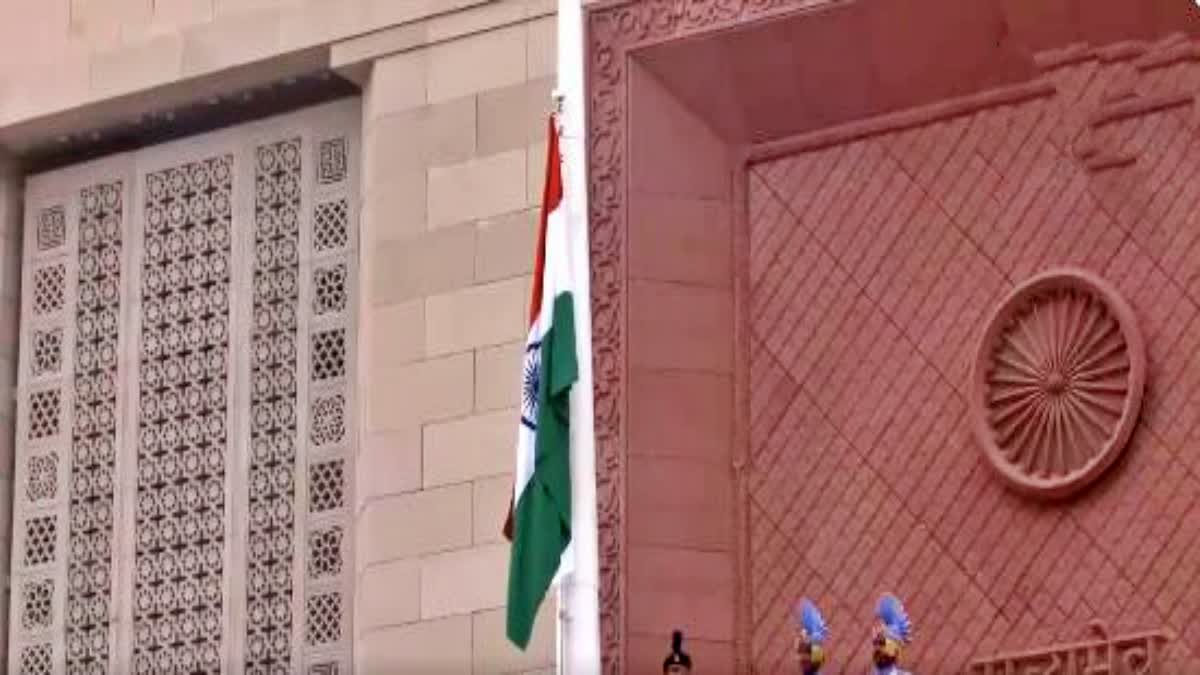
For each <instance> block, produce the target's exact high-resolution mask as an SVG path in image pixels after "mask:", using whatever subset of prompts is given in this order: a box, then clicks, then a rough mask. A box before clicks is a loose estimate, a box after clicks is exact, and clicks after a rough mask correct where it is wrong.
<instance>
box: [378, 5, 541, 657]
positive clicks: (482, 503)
mask: <svg viewBox="0 0 1200 675" xmlns="http://www.w3.org/2000/svg"><path fill="white" fill-rule="evenodd" d="M554 53H555V51H554V19H553V17H546V18H541V19H536V20H528V21H524V22H516V23H510V24H508V25H504V26H501V27H498V28H493V29H490V30H487V31H483V32H477V33H474V34H470V35H467V36H465V37H463V38H461V39H455V40H451V41H446V42H441V43H435V44H431V45H429V46H427V47H421V48H419V49H413V50H409V51H404V52H399V53H393V54H390V55H388V56H385V57H382V58H380V59H378V60H376V61H375V62H374V63H373V64H372V67H371V70H370V74H369V76H368V78H367V82H366V87H365V89H366V93H365V99H364V106H363V115H364V121H363V138H364V143H363V146H364V152H363V161H364V167H363V174H362V175H363V180H362V190H363V194H362V199H363V202H362V203H363V209H362V214H363V215H362V222H361V227H362V237H363V238H362V242H363V246H362V251H363V254H362V280H363V289H364V293H363V294H362V298H363V299H362V303H363V305H362V307H361V313H360V316H361V338H360V340H361V348H360V354H361V357H360V358H361V359H362V362H361V363H360V371H359V372H360V373H362V375H361V377H360V380H359V386H360V395H359V402H360V406H361V410H362V420H363V426H364V428H363V435H362V438H363V443H362V450H361V455H360V458H359V460H358V471H359V475H358V486H359V489H358V494H359V504H358V505H357V537H358V549H357V575H358V578H357V602H356V619H355V626H356V636H355V639H356V662H357V664H358V665H357V668H358V671H359V672H362V673H366V672H384V671H389V672H390V671H401V670H406V671H413V672H417V671H421V672H435V671H436V672H464V673H466V672H475V673H480V672H533V671H541V670H546V672H552V670H553V665H554V644H555V638H554V629H555V625H554V613H553V610H554V607H553V604H554V603H553V602H548V603H547V604H546V607H545V610H544V611H543V615H542V616H541V617H539V619H538V624H537V628H536V632H535V636H534V639H533V643H532V644H531V645H530V647H529V649H528V650H527V651H526V652H524V653H521V652H518V651H516V650H515V649H513V648H512V647H511V646H510V645H509V644H508V643H507V641H506V640H505V637H504V604H505V589H506V585H507V570H508V552H509V547H508V544H507V543H506V542H505V541H504V540H503V538H502V537H501V534H500V529H501V526H502V524H503V520H504V516H505V513H506V509H507V503H508V500H509V499H510V498H511V494H512V481H511V476H510V474H511V471H512V466H513V461H514V449H513V448H514V443H515V440H516V432H517V420H518V413H517V405H518V393H519V391H518V385H519V374H520V362H521V358H520V354H521V349H522V346H523V341H524V336H525V332H526V328H527V317H526V313H527V309H526V305H527V303H528V295H529V286H530V273H531V270H532V261H533V251H534V237H535V225H536V221H537V205H538V202H539V201H540V195H541V188H542V176H543V171H544V161H545V120H546V114H547V113H548V112H549V110H550V107H551V106H550V92H551V89H552V87H553V79H554V78H553V75H554V73H553V68H554Z"/></svg>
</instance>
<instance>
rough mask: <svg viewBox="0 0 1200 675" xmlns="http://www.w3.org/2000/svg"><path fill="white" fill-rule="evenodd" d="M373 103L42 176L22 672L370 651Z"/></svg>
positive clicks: (28, 369)
mask: <svg viewBox="0 0 1200 675" xmlns="http://www.w3.org/2000/svg"><path fill="white" fill-rule="evenodd" d="M359 115H360V113H359V110H358V103H357V101H346V102H341V103H335V104H330V105H327V106H322V107H319V108H314V109H310V110H306V111H302V112H300V113H296V114H293V115H289V116H286V117H281V118H273V119H269V120H265V121H262V122H257V123H254V124H252V125H248V126H245V127H239V128H235V129H231V130H228V131H223V132H219V133H215V134H211V135H207V136H204V137H200V138H195V139H188V140H187V141H183V142H180V143H176V144H171V145H166V146H160V147H154V148H149V149H146V150H142V151H139V152H136V153H132V154H127V155H122V156H118V157H113V158H110V159H105V160H101V161H99V162H95V163H92V164H89V165H86V166H82V167H77V168H68V169H64V170H60V171H56V172H54V173H52V174H46V175H40V176H34V177H32V178H31V179H30V181H29V187H28V194H27V198H26V205H27V218H26V221H27V227H26V228H25V237H26V241H25V270H26V271H25V275H26V276H25V284H24V293H25V297H24V305H23V313H22V327H21V330H22V335H23V338H22V345H24V346H25V347H26V348H24V349H22V352H21V359H22V362H21V364H20V391H21V394H20V400H19V402H18V416H19V426H20V433H19V437H18V446H17V461H16V466H17V477H16V479H17V486H16V489H15V490H14V493H15V497H16V499H15V505H14V517H15V522H16V523H17V528H16V529H17V533H18V536H17V541H16V546H15V547H14V549H13V577H14V582H13V588H14V598H15V601H14V603H13V608H12V616H13V620H12V622H11V624H10V625H11V626H12V629H11V630H12V635H11V636H10V637H11V644H12V645H13V648H12V649H11V650H10V661H9V670H10V672H28V673H51V672H64V671H65V672H136V673H162V672H214V673H215V672H308V671H310V670H311V671H314V672H318V671H321V670H322V669H328V668H329V667H331V665H330V664H333V666H332V667H335V668H336V667H338V666H341V667H348V665H349V664H350V663H351V662H352V654H351V639H350V637H351V635H352V631H351V625H352V623H351V620H352V610H353V604H352V602H353V592H352V580H351V571H352V569H353V564H352V561H353V550H352V544H353V535H352V532H353V530H352V520H351V518H350V508H351V505H352V504H353V490H354V483H353V476H354V472H353V458H354V456H355V445H356V443H357V439H356V437H355V429H356V428H357V426H356V424H355V423H354V416H355V414H356V411H355V408H354V378H355V359H354V345H355V335H356V333H355V331H356V319H355V314H354V311H355V307H356V305H357V293H358V289H357V276H356V274H357V267H356V250H357V245H358V242H357V232H358V228H357V224H356V214H357V209H356V206H355V199H354V198H355V196H356V195H357V193H358V186H357V182H356V181H357V176H356V175H355V174H356V172H355V171H354V170H353V168H354V167H356V166H358V160H357V153H358V120H359ZM332 467H336V472H331V471H328V470H326V468H332ZM310 476H312V477H313V480H312V481H310Z"/></svg>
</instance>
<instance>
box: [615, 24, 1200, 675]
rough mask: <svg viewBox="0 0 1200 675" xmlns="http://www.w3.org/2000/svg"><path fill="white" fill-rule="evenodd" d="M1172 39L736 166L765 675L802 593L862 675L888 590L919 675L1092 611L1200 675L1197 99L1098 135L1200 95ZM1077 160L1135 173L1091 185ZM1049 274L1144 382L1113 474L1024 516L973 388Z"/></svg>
mask: <svg viewBox="0 0 1200 675" xmlns="http://www.w3.org/2000/svg"><path fill="white" fill-rule="evenodd" d="M1184 47H1186V49H1185V48H1184ZM1173 48H1174V49H1175V50H1176V51H1177V52H1178V53H1179V54H1185V55H1186V56H1185V57H1184V58H1181V59H1180V60H1175V61H1171V60H1170V59H1165V58H1163V59H1158V60H1159V61H1167V63H1165V64H1164V63H1157V64H1156V63H1154V61H1155V58H1156V57H1155V56H1154V55H1151V56H1150V57H1145V56H1142V57H1138V56H1137V54H1136V53H1135V52H1129V53H1126V54H1122V53H1121V52H1120V51H1119V50H1113V51H1110V52H1109V53H1107V55H1106V59H1113V60H1111V61H1107V62H1102V59H1100V58H1098V57H1097V56H1096V55H1092V56H1091V57H1089V58H1083V59H1082V60H1079V59H1075V62H1073V63H1071V62H1070V61H1072V59H1065V61H1067V63H1063V61H1064V59H1051V60H1043V65H1045V66H1046V71H1047V72H1046V76H1047V77H1048V78H1050V79H1051V80H1052V81H1053V82H1054V84H1055V85H1056V86H1057V87H1058V92H1057V94H1055V95H1054V96H1052V97H1048V98H1042V99H1038V100H1034V101H1031V102H1027V103H1023V104H1019V105H1012V106H1006V107H997V108H990V109H985V110H982V111H980V112H977V113H974V114H970V115H965V116H959V117H954V118H950V119H939V120H931V121H930V123H928V124H926V125H923V126H919V127H916V128H912V129H909V130H904V131H899V132H894V133H888V134H884V135H878V136H874V137H870V138H867V139H865V140H859V141H855V142H851V143H846V144H842V145H837V146H834V147H829V148H826V149H821V150H817V151H812V152H806V153H803V154H799V155H795V156H790V157H787V158H785V159H780V160H775V161H770V162H764V163H760V164H756V165H753V166H752V168H751V176H750V180H749V184H750V188H749V190H750V193H749V197H748V199H749V210H750V224H749V227H750V252H749V261H748V264H749V275H750V284H751V288H750V291H749V296H750V297H749V309H748V312H749V322H750V332H751V335H752V337H751V344H750V353H751V364H750V368H751V374H750V393H751V419H750V425H751V426H750V437H751V438H750V440H751V454H752V461H753V473H752V477H751V479H750V481H749V490H750V495H749V499H750V509H751V531H750V533H749V535H750V538H749V546H750V557H749V560H750V565H751V569H750V580H751V583H752V590H751V607H752V622H753V629H752V630H753V638H752V644H751V651H752V656H753V660H754V663H755V666H756V670H757V672H760V673H768V672H794V662H793V661H791V660H790V659H791V657H790V655H789V649H790V645H791V638H792V632H791V631H792V629H791V627H790V624H789V622H788V608H789V606H790V604H791V603H792V602H794V601H795V600H796V598H798V597H799V596H801V595H809V596H811V597H813V598H815V599H816V600H817V602H818V603H819V604H820V606H821V607H822V608H823V609H824V611H825V613H826V615H827V618H828V619H829V620H830V621H831V622H832V624H833V628H834V635H835V639H834V642H833V644H832V649H833V654H834V656H833V665H832V669H831V672H834V673H840V672H861V671H862V669H863V668H865V666H866V655H867V648H866V640H867V637H868V634H869V623H870V620H871V613H872V608H873V604H874V601H875V599H876V597H877V596H878V594H879V593H880V592H881V591H885V590H890V591H895V592H896V593H898V594H900V595H901V596H902V597H903V598H904V599H905V600H906V602H907V603H908V605H909V607H910V609H911V611H912V613H913V615H914V619H915V621H916V625H917V636H918V637H917V641H916V643H915V644H914V645H913V647H912V648H911V650H910V651H909V653H908V655H907V661H908V663H909V664H910V665H911V666H912V667H913V669H914V670H916V671H917V672H920V673H922V674H926V675H927V674H937V673H951V672H957V671H958V670H959V669H960V668H961V667H962V666H964V665H965V664H966V662H967V661H968V660H969V659H970V658H972V657H975V656H982V655H986V654H990V653H992V652H993V651H995V650H997V649H1009V648H1012V649H1024V648H1031V647H1036V646H1040V645H1049V644H1052V643H1055V642H1059V641H1066V640H1076V639H1080V638H1082V637H1084V634H1085V629H1086V626H1087V622H1088V621H1090V620H1092V619H1101V620H1104V621H1106V622H1107V623H1108V624H1109V625H1110V628H1111V629H1112V630H1113V631H1114V632H1119V631H1127V630H1134V629H1157V628H1160V627H1169V628H1170V629H1172V630H1174V631H1175V632H1176V634H1177V635H1178V636H1179V639H1178V641H1176V642H1174V643H1172V646H1171V648H1170V655H1171V658H1172V665H1171V666H1170V667H1169V668H1168V669H1167V670H1165V671H1164V672H1167V673H1197V672H1200V424H1198V422H1200V348H1198V346H1200V316H1198V312H1197V310H1198V309H1200V202H1198V198H1200V134H1198V129H1200V105H1196V104H1195V102H1194V100H1193V101H1192V102H1189V103H1185V104H1183V105H1177V106H1176V107H1172V108H1169V109H1166V110H1162V111H1159V112H1154V113H1146V114H1136V115H1133V116H1131V117H1129V118H1127V119H1124V120H1121V121H1116V122H1112V123H1107V124H1102V125H1099V126H1098V127H1095V128H1092V127H1091V126H1089V125H1088V120H1089V116H1092V117H1091V119H1092V120H1093V121H1095V120H1097V119H1099V118H1096V117H1094V116H1095V115H1097V114H1098V113H1100V112H1102V110H1105V109H1107V110H1111V109H1112V107H1113V106H1114V105H1118V102H1119V101H1120V100H1126V101H1128V100H1130V99H1128V98H1125V97H1127V96H1128V95H1130V94H1133V95H1135V96H1136V97H1138V98H1139V99H1140V100H1142V101H1146V100H1150V99H1152V98H1153V97H1156V96H1160V95H1163V94H1167V93H1171V92H1190V93H1193V94H1194V93H1197V92H1200V63H1198V62H1197V57H1196V56H1195V55H1196V53H1197V52H1196V49H1197V45H1194V44H1193V45H1185V46H1179V45H1176V46H1175V47H1173ZM1171 49H1172V47H1169V46H1166V45H1164V46H1162V47H1161V48H1159V49H1157V50H1156V52H1155V53H1156V54H1158V55H1159V56H1163V55H1164V54H1167V53H1168V52H1170V50H1171ZM1059 56H1063V55H1062V54H1060V55H1059ZM1075 56H1077V57H1078V56H1081V55H1080V54H1076V55H1075ZM1139 59H1140V60H1139ZM1055 62H1057V63H1058V65H1054V63H1055ZM1139 64H1140V65H1141V66H1145V67H1144V68H1141V67H1138V66H1139ZM1162 100H1166V99H1162ZM1134 107H1136V106H1134ZM1087 144H1094V145H1095V146H1096V147H1098V148H1100V150H1101V152H1100V155H1098V156H1097V157H1100V158H1101V159H1105V158H1106V159H1111V160H1113V161H1114V162H1116V163H1122V162H1124V163H1125V165H1124V166H1121V167H1117V168H1107V169H1099V170H1097V168H1096V166H1095V164H1093V165H1092V166H1091V168H1089V167H1088V166H1085V161H1084V160H1082V159H1080V158H1079V157H1078V156H1077V151H1078V150H1080V149H1082V148H1084V147H1086V146H1087ZM1095 159H1096V157H1093V158H1092V161H1094V160H1095ZM1131 159H1132V160H1133V161H1132V163H1128V162H1129V161H1130V160H1131ZM630 229H631V230H636V228H634V227H631V228H630ZM1057 264H1073V265H1078V266H1082V267H1085V268H1087V269H1090V270H1093V271H1095V272H1097V273H1099V274H1100V275H1102V276H1103V277H1105V278H1107V279H1108V280H1110V281H1111V282H1112V283H1114V284H1115V286H1116V287H1117V288H1118V289H1119V290H1120V291H1121V292H1122V293H1123V294H1124V295H1125V297H1126V298H1127V299H1128V300H1129V301H1130V302H1131V304H1132V305H1133V307H1134V309H1135V311H1136V312H1137V314H1138V316H1139V318H1140V319H1141V321H1142V322H1143V324H1144V325H1143V331H1144V333H1145V336H1146V341H1147V349H1148V357H1149V363H1150V368H1149V377H1148V383H1147V389H1146V399H1145V404H1144V407H1143V413H1142V421H1141V423H1140V424H1139V426H1138V428H1137V430H1136V431H1135V434H1134V436H1133V439H1132V441H1131V443H1130V445H1129V447H1128V449H1127V451H1126V454H1125V456H1124V459H1123V461H1122V462H1121V463H1120V464H1118V465H1117V466H1115V467H1114V468H1113V469H1112V470H1110V471H1109V473H1108V474H1107V476H1106V477H1105V478H1103V479H1102V480H1101V481H1100V482H1099V483H1097V484H1096V485H1094V486H1093V487H1091V488H1090V489H1088V490H1087V491H1086V492H1084V494H1083V495H1082V496H1081V497H1079V498H1076V499H1073V500H1071V501H1069V502H1067V503H1064V504H1061V505H1039V504H1037V503H1034V502H1031V501H1029V500H1026V499H1023V498H1020V497H1017V496H1015V495H1013V494H1011V493H1009V492H1007V491H1005V490H1004V489H1003V488H1002V487H1001V484H1000V483H999V481H998V480H996V479H995V478H994V477H993V476H992V475H991V474H990V473H989V469H988V467H986V466H985V465H984V464H983V462H982V459H981V455H980V453H979V452H978V450H977V448H976V446H975V444H974V442H973V439H972V438H971V437H970V433H969V430H968V425H967V422H966V416H965V405H966V403H965V398H964V396H965V393H966V392H967V390H968V387H969V384H968V371H969V362H970V360H971V359H972V358H973V354H974V349H975V341H976V339H977V336H978V334H979V332H980V331H981V330H982V328H983V325H984V322H985V321H986V319H987V315H988V313H989V312H990V310H991V308H992V307H993V306H994V305H995V304H996V303H997V302H998V300H999V299H1000V298H1001V297H1002V295H1003V294H1004V293H1005V292H1006V291H1007V290H1009V289H1010V288H1012V286H1013V285H1014V284H1016V283H1019V282H1020V281H1022V280H1024V279H1026V278H1027V277H1029V276H1030V275H1031V274H1033V273H1035V272H1037V271H1039V270H1042V269H1044V268H1046V267H1049V266H1051V265H1057ZM634 288H635V289H636V285H635V286H634ZM633 359H634V360H635V362H636V356H634V357H633ZM637 381H638V376H637V374H636V370H635V373H634V375H633V382H634V383H635V385H636V383H637ZM631 452H632V451H631ZM633 473H635V472H634V471H633V470H632V469H631V475H632V474H633ZM634 517H636V516H632V515H631V523H630V527H631V528H633V529H634V531H635V532H636V524H635V523H633V522H632V518H634ZM630 590H631V596H632V597H633V598H636V596H637V590H636V589H633V588H631V589H630ZM706 672H716V671H708V670H706Z"/></svg>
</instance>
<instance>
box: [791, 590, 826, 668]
mask: <svg viewBox="0 0 1200 675" xmlns="http://www.w3.org/2000/svg"><path fill="white" fill-rule="evenodd" d="M795 619H796V626H797V628H798V631H799V632H798V633H797V635H796V654H797V656H798V657H799V658H800V673H801V675H819V673H820V672H821V666H823V665H825V640H826V638H828V637H829V626H828V625H826V623H825V618H824V617H822V616H821V611H820V610H818V609H817V606H816V605H814V604H812V602H810V601H809V600H808V599H807V598H805V599H803V600H801V601H800V603H799V604H798V605H796V611H795Z"/></svg>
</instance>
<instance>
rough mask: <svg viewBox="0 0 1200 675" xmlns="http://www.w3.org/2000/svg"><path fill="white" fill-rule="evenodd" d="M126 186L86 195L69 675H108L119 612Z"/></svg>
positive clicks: (82, 224)
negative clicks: (114, 612) (116, 561)
mask: <svg viewBox="0 0 1200 675" xmlns="http://www.w3.org/2000/svg"><path fill="white" fill-rule="evenodd" d="M124 188H125V186H124V184H123V183H121V182H119V181H118V182H114V183H104V184H99V185H93V186H90V187H86V188H84V189H83V190H82V192H81V194H80V204H81V213H80V217H79V290H80V292H79V297H78V299H77V303H76V309H75V354H76V359H75V379H74V383H75V414H74V420H75V423H74V425H73V430H72V436H71V482H70V495H71V502H70V514H71V528H70V544H69V547H68V551H69V555H68V558H67V562H68V564H67V576H68V578H70V579H71V581H72V583H71V586H70V593H69V594H68V598H67V612H66V626H65V629H66V641H67V650H66V651H67V654H66V657H67V670H68V671H70V672H98V671H104V670H107V669H108V668H109V656H110V654H109V639H108V636H109V614H110V610H111V607H112V570H113V553H114V552H113V546H112V538H113V524H114V523H113V509H114V501H115V489H116V488H115V485H114V470H115V459H116V446H117V425H118V422H119V420H118V415H117V390H116V387H115V386H114V385H113V382H115V381H116V378H117V365H118V364H117V353H118V347H117V345H118V334H119V328H118V326H119V324H120V320H119V317H120V315H121V306H120V290H119V289H120V286H121V266H120V261H121V248H122V240H121V223H122V222H123V215H122V213H123V211H124V208H125V197H124Z"/></svg>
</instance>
